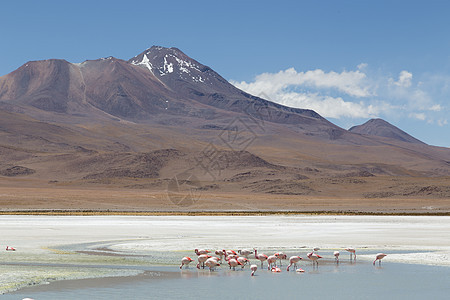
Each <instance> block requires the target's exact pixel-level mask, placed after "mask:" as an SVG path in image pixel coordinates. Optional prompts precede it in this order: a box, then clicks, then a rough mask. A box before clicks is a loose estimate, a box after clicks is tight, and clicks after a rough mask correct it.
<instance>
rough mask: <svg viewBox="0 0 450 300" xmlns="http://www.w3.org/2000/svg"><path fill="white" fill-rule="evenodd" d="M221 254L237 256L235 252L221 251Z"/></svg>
mask: <svg viewBox="0 0 450 300" xmlns="http://www.w3.org/2000/svg"><path fill="white" fill-rule="evenodd" d="M222 252H223V253H224V254H225V255H237V253H236V251H234V250H222Z"/></svg>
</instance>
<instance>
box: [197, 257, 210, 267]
mask: <svg viewBox="0 0 450 300" xmlns="http://www.w3.org/2000/svg"><path fill="white" fill-rule="evenodd" d="M208 258H211V255H206V254H201V255H199V256H198V264H197V269H200V264H202V268H203V269H204V268H205V261H206V260H207V259H208Z"/></svg>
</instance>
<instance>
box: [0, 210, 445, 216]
mask: <svg viewBox="0 0 450 300" xmlns="http://www.w3.org/2000/svg"><path fill="white" fill-rule="evenodd" d="M0 215H30V216H33V215H37V216H273V215H310V216H314V215H318V216H333V215H336V216H440V217H445V216H450V211H445V212H406V211H405V212H387V211H384V212H383V211H380V212H372V211H333V210H318V211H297V210H286V211H284V210H270V211H261V210H259V211H233V210H223V211H222V210H218V211H214V210H211V211H208V210H198V211H196V210H192V211H177V210H173V211H143V210H142V211H128V210H124V211H121V210H59V209H42V210H2V211H0Z"/></svg>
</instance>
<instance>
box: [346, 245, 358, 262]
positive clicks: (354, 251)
mask: <svg viewBox="0 0 450 300" xmlns="http://www.w3.org/2000/svg"><path fill="white" fill-rule="evenodd" d="M345 251H348V252H350V260H352V254H354V255H355V260H356V250H355V249H354V248H345Z"/></svg>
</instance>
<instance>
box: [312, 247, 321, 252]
mask: <svg viewBox="0 0 450 300" xmlns="http://www.w3.org/2000/svg"><path fill="white" fill-rule="evenodd" d="M319 250H320V248H319V247H314V248H313V251H312V252H317V251H319Z"/></svg>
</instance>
